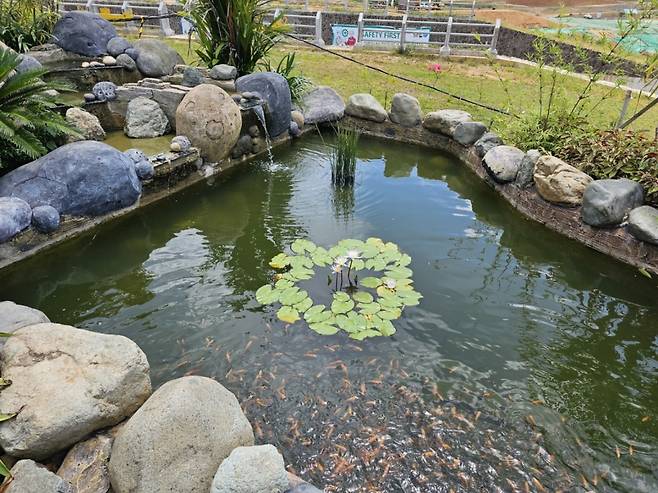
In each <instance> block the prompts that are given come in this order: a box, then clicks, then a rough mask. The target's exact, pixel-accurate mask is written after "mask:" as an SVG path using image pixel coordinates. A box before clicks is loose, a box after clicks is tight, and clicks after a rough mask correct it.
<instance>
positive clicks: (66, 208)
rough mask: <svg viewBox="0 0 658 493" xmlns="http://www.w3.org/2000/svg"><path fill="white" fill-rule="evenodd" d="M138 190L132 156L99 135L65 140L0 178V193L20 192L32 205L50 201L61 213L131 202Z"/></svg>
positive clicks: (96, 212)
mask: <svg viewBox="0 0 658 493" xmlns="http://www.w3.org/2000/svg"><path fill="white" fill-rule="evenodd" d="M140 193H141V185H140V183H139V179H138V178H137V175H136V174H135V169H134V166H133V162H132V161H131V160H130V158H128V156H126V155H125V154H124V153H122V152H120V151H118V150H116V149H115V148H114V147H111V146H109V145H107V144H104V143H102V142H95V141H82V142H75V143H73V144H68V145H65V146H62V147H60V148H58V149H56V150H54V151H53V152H51V153H49V154H47V155H45V156H43V157H42V158H39V159H37V160H36V161H33V162H31V163H28V164H26V165H24V166H21V167H20V168H18V169H15V170H14V171H11V172H9V173H7V174H6V175H5V176H3V177H2V178H0V196H3V195H5V196H8V195H12V196H14V197H18V198H20V199H23V200H25V201H26V202H27V203H28V204H30V206H31V207H37V206H40V205H51V206H53V207H54V208H55V209H56V210H57V211H58V212H59V213H60V214H71V215H77V216H97V215H100V214H105V213H107V212H111V211H114V210H117V209H121V208H123V207H127V206H129V205H132V204H134V203H135V201H136V200H137V199H138V198H139V195H140ZM28 223H29V220H28Z"/></svg>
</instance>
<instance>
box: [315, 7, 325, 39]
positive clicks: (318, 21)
mask: <svg viewBox="0 0 658 493" xmlns="http://www.w3.org/2000/svg"><path fill="white" fill-rule="evenodd" d="M315 43H316V44H319V45H324V40H323V39H322V11H320V10H318V12H317V14H315Z"/></svg>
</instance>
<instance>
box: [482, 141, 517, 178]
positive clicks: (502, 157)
mask: <svg viewBox="0 0 658 493" xmlns="http://www.w3.org/2000/svg"><path fill="white" fill-rule="evenodd" d="M524 157H525V152H523V151H522V150H521V149H517V148H516V147H514V146H497V147H494V148H493V149H491V150H490V151H489V152H487V153H486V154H485V155H484V158H483V159H482V164H483V165H484V168H485V169H486V170H487V172H488V173H489V175H491V177H492V178H493V179H494V180H495V181H497V182H498V183H509V182H512V181H514V180H515V179H516V174H517V173H518V171H519V166H520V165H521V161H523V158H524Z"/></svg>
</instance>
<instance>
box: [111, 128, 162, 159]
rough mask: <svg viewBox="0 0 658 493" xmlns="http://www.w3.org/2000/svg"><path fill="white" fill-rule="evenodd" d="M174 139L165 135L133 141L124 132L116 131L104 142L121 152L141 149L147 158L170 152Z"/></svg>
mask: <svg viewBox="0 0 658 493" xmlns="http://www.w3.org/2000/svg"><path fill="white" fill-rule="evenodd" d="M172 137H173V135H163V136H162V137H153V138H148V139H131V138H130V137H127V136H126V135H125V134H124V133H123V130H116V131H114V132H108V133H107V137H106V138H105V141H104V142H105V143H106V144H108V145H111V146H112V147H115V148H117V149H119V150H120V151H127V150H128V149H139V150H140V151H142V152H144V153H145V154H146V155H147V156H153V155H156V154H160V153H162V152H169V145H170V144H171V139H172Z"/></svg>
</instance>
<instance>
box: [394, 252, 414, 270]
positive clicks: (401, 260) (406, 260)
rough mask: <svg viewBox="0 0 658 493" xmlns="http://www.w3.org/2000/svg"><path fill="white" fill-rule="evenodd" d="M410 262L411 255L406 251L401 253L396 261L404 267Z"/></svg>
mask: <svg viewBox="0 0 658 493" xmlns="http://www.w3.org/2000/svg"><path fill="white" fill-rule="evenodd" d="M410 263H411V257H410V256H409V255H407V254H406V253H404V254H402V256H401V257H400V258H399V260H398V261H397V264H398V265H399V266H400V267H406V266H407V265H409V264H410Z"/></svg>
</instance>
